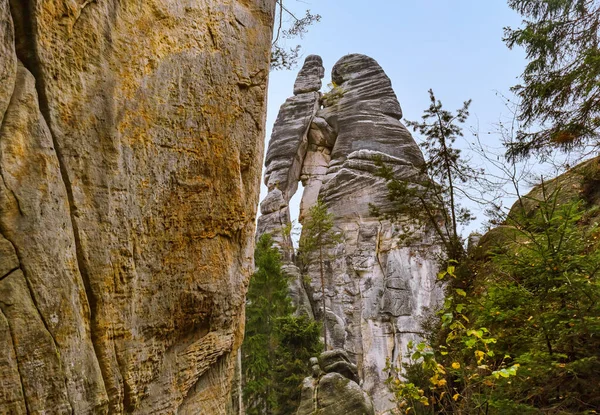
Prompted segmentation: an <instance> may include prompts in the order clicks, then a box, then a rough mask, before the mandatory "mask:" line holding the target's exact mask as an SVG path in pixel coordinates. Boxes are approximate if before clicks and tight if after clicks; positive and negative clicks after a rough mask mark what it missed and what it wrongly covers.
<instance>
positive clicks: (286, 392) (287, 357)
mask: <svg viewBox="0 0 600 415" xmlns="http://www.w3.org/2000/svg"><path fill="white" fill-rule="evenodd" d="M320 333H321V325H320V324H319V323H317V322H316V321H314V320H311V319H310V318H308V317H307V316H300V317H294V316H288V317H283V318H281V319H280V320H279V321H278V336H279V342H280V343H279V347H278V349H277V351H276V359H275V360H276V365H275V376H274V379H275V385H276V386H275V393H276V395H277V411H276V412H275V413H276V414H281V415H287V414H293V413H295V412H296V410H297V409H298V405H299V403H300V392H301V391H302V380H303V379H304V378H305V377H306V376H308V375H309V374H310V368H309V367H308V361H309V359H310V358H311V357H313V356H318V355H319V354H320V353H321V352H322V350H323V344H322V343H321V342H320V340H319V337H320Z"/></svg>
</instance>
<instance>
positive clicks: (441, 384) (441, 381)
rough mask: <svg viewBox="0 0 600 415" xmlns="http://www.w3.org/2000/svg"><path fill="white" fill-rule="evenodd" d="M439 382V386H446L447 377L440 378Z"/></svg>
mask: <svg viewBox="0 0 600 415" xmlns="http://www.w3.org/2000/svg"><path fill="white" fill-rule="evenodd" d="M437 384H438V386H445V385H446V379H440V380H439V381H438V383H437Z"/></svg>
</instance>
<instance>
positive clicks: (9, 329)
mask: <svg viewBox="0 0 600 415" xmlns="http://www.w3.org/2000/svg"><path fill="white" fill-rule="evenodd" d="M18 269H19V268H17V269H15V270H13V271H11V272H9V273H8V274H7V275H5V277H8V276H9V275H10V274H12V273H13V272H15V271H17V270H18ZM3 278H4V277H3ZM0 304H4V303H2V301H0ZM0 318H1V319H3V320H4V321H5V322H6V324H7V326H8V331H9V333H10V339H11V342H12V348H13V355H14V358H15V363H16V366H17V373H18V374H19V387H20V389H21V394H22V397H23V405H24V406H25V411H26V412H27V414H29V413H31V411H30V410H29V407H28V404H27V399H25V396H26V395H25V387H24V386H23V374H22V373H21V364H20V363H19V357H18V356H17V349H16V342H15V335H14V334H13V331H12V328H11V327H10V324H8V319H7V318H6V316H5V315H4V312H3V311H2V307H1V306H0Z"/></svg>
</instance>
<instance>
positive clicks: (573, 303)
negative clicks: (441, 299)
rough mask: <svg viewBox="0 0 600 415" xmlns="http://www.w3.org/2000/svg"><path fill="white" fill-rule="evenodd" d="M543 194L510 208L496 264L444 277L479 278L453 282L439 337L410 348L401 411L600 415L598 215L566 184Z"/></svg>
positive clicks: (398, 384)
mask: <svg viewBox="0 0 600 415" xmlns="http://www.w3.org/2000/svg"><path fill="white" fill-rule="evenodd" d="M534 193H535V192H534ZM537 193H539V195H540V196H539V197H538V198H533V197H529V198H527V199H528V200H524V201H522V203H520V204H518V205H517V208H514V209H513V210H512V211H511V213H510V215H509V217H508V219H507V222H506V224H505V225H504V226H505V228H508V229H511V230H512V231H511V232H506V235H507V236H506V237H505V238H503V239H502V243H501V244H499V245H498V246H497V247H496V249H495V250H494V252H493V254H492V255H491V258H490V260H489V261H488V262H485V263H479V264H473V263H468V261H464V262H463V263H462V264H461V265H460V266H457V267H456V268H455V267H453V266H449V267H448V269H447V270H446V271H444V272H443V273H441V276H442V278H445V279H449V280H450V281H455V280H458V279H460V278H461V276H460V273H459V269H462V272H464V269H465V267H466V268H467V269H468V270H470V272H471V281H470V282H469V283H468V284H464V285H463V288H456V286H457V284H450V287H451V289H450V291H449V293H448V296H447V298H446V300H445V303H444V306H443V307H442V309H441V310H440V311H439V313H438V317H439V320H440V324H439V326H438V329H437V330H438V333H439V335H438V337H437V338H434V339H433V340H432V342H431V347H428V346H426V345H425V344H420V345H417V346H416V347H415V346H414V345H412V344H411V345H409V350H408V352H409V359H408V362H407V363H405V373H406V374H405V379H403V378H401V377H400V376H398V375H395V376H392V379H391V380H390V382H389V384H390V386H391V387H392V390H393V391H394V393H395V394H396V397H397V403H398V409H399V410H400V411H403V412H401V413H409V411H407V408H412V409H411V411H412V412H411V413H423V414H425V413H432V414H433V413H464V414H471V413H486V414H513V413H514V414H522V413H524V414H541V413H556V414H574V413H589V414H591V413H596V412H594V411H597V410H599V409H600V396H599V395H598V390H599V389H598V387H599V385H600V301H599V300H600V281H599V276H598V273H599V271H600V250H599V249H598V248H599V247H598V237H599V235H600V229H599V227H598V224H597V223H596V222H594V219H593V218H595V217H597V213H598V212H594V211H593V209H592V211H590V209H589V208H587V210H586V209H584V207H585V203H584V202H583V201H581V200H577V199H574V200H568V199H565V198H564V197H561V195H560V194H561V189H560V186H558V185H556V186H555V187H554V190H553V191H549V190H548V189H547V187H546V185H545V184H542V185H541V186H540V188H539V189H538V192H537ZM524 206H527V207H528V208H525V207H524ZM596 210H597V208H596ZM411 385H412V386H411ZM415 388H416V389H415ZM415 390H416V391H417V392H418V391H419V390H421V391H422V393H421V392H418V393H419V396H416V395H415V393H414V392H415ZM417 398H418V399H417ZM425 401H427V404H425Z"/></svg>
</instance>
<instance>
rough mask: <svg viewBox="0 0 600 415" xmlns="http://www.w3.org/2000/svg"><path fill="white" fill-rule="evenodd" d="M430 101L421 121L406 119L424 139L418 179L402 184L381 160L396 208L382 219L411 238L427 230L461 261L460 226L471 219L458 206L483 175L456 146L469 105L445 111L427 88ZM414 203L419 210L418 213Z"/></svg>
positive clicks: (445, 249) (462, 251)
mask: <svg viewBox="0 0 600 415" xmlns="http://www.w3.org/2000/svg"><path fill="white" fill-rule="evenodd" d="M429 98H430V105H429V108H427V109H426V110H425V111H424V113H423V116H422V121H407V125H408V126H409V127H412V128H413V130H414V131H415V132H418V133H419V134H421V135H422V136H423V138H424V141H423V143H422V144H421V147H422V148H423V150H424V153H425V157H426V161H425V164H424V165H423V167H422V169H421V171H419V172H418V174H417V175H416V176H414V177H411V178H402V180H399V179H398V178H397V177H395V176H394V173H393V170H392V169H391V168H390V167H389V166H386V165H385V164H384V163H383V162H381V161H379V162H378V165H379V166H380V171H379V172H378V175H379V176H381V177H383V178H385V179H386V180H387V181H388V185H387V186H388V190H389V194H388V199H389V200H390V202H392V206H393V207H392V209H391V210H390V211H388V212H385V214H384V215H383V216H384V217H386V218H388V219H391V220H392V221H393V222H395V223H397V224H401V225H402V226H403V234H404V236H403V237H404V238H405V239H407V240H410V238H411V237H412V235H413V234H416V233H418V231H419V230H421V229H423V228H425V229H433V230H434V231H435V232H434V234H435V236H436V239H437V241H438V242H439V244H440V245H441V246H442V247H443V248H444V251H445V252H444V253H445V254H446V257H447V258H448V259H452V260H460V259H461V258H463V257H464V256H465V249H464V245H463V241H462V239H461V237H460V234H459V226H460V225H464V224H468V223H469V222H470V221H471V220H472V219H473V216H472V215H471V212H470V211H469V210H468V209H466V208H464V207H462V206H461V205H460V199H461V198H464V197H465V196H467V195H468V191H467V190H466V187H467V186H470V185H471V184H472V183H473V182H474V181H475V180H476V179H477V177H478V176H480V175H481V171H478V170H476V169H474V168H472V167H471V166H470V165H469V163H468V162H467V161H465V160H464V159H463V158H462V157H461V151H460V150H459V149H457V148H455V147H454V144H455V141H456V139H457V138H458V137H461V136H462V135H463V132H462V128H461V126H460V124H464V123H465V122H466V120H467V117H468V116H469V105H470V104H471V101H470V100H469V101H466V102H465V103H464V104H463V106H462V108H460V109H458V110H457V111H456V113H452V112H450V111H447V110H445V109H443V106H442V103H441V102H440V101H439V100H437V99H436V97H435V95H434V93H433V91H432V90H429ZM415 204H417V205H418V206H419V207H420V208H419V209H415ZM371 210H372V212H373V213H374V214H376V215H378V216H381V212H379V210H378V208H377V207H376V206H371ZM415 224H416V225H417V226H416V229H415Z"/></svg>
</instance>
